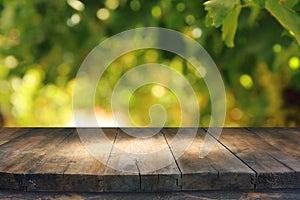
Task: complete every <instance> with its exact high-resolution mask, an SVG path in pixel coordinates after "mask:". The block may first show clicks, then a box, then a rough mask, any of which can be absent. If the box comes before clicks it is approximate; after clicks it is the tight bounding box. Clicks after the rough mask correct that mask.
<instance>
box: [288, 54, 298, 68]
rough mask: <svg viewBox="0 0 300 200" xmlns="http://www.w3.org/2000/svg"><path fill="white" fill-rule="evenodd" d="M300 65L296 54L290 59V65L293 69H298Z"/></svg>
mask: <svg viewBox="0 0 300 200" xmlns="http://www.w3.org/2000/svg"><path fill="white" fill-rule="evenodd" d="M299 66H300V60H299V58H298V57H296V56H294V57H291V58H290V60H289V67H290V68H291V69H293V70H296V69H298V68H299Z"/></svg>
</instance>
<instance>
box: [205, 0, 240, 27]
mask: <svg viewBox="0 0 300 200" xmlns="http://www.w3.org/2000/svg"><path fill="white" fill-rule="evenodd" d="M236 2H237V1H236V0H209V1H206V2H205V3H204V6H205V10H206V11H207V12H208V14H207V15H208V17H209V18H211V20H212V24H211V25H213V26H215V27H219V26H221V25H222V23H223V21H224V19H225V18H226V16H227V15H228V14H229V13H230V12H231V11H232V9H233V8H234V6H235V5H236Z"/></svg>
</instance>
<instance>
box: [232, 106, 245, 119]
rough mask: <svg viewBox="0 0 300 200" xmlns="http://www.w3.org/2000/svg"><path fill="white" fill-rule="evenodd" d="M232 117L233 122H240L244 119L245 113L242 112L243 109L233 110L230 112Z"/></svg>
mask: <svg viewBox="0 0 300 200" xmlns="http://www.w3.org/2000/svg"><path fill="white" fill-rule="evenodd" d="M230 117H231V118H232V119H233V120H240V119H241V118H242V117H243V112H242V111H241V109H239V108H233V109H232V110H231V111H230Z"/></svg>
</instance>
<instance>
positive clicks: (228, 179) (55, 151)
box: [0, 128, 300, 192]
mask: <svg viewBox="0 0 300 200" xmlns="http://www.w3.org/2000/svg"><path fill="white" fill-rule="evenodd" d="M103 130H104V134H105V137H106V138H107V139H108V140H103V138H101V137H100V140H99V138H98V136H99V133H98V131H99V130H98V129H95V128H84V129H82V131H83V132H81V134H80V135H78V133H77V131H76V129H74V128H34V129H31V128H25V129H23V128H20V129H15V128H14V129H9V128H8V129H7V128H0V189H13V190H19V191H33V192H37V191H52V192H58V191H61V192H74V191H77V192H160V191H162V192H165V191H169V192H172V191H173V192H174V191H182V190H244V189H276V188H279V189H288V188H300V177H299V168H300V167H299V162H300V160H299V158H300V151H299V150H300V149H299V145H298V144H299V143H300V137H299V136H300V129H295V128H263V129H261V128H249V129H244V128H225V129H224V131H223V133H222V134H221V136H220V138H218V140H216V138H214V137H213V136H214V134H213V132H211V133H210V134H207V133H206V132H205V131H204V130H202V129H199V130H198V131H197V132H194V133H193V129H189V128H185V129H182V132H181V133H182V134H179V135H178V133H177V131H178V129H176V128H165V129H162V130H161V131H159V130H158V131H157V133H156V134H153V135H151V132H153V130H151V129H145V128H140V129H132V128H131V129H130V130H131V131H129V133H130V135H128V134H126V133H125V132H128V130H129V129H128V128H127V129H118V128H105V129H103ZM124 130H125V132H124ZM211 130H212V131H213V129H211ZM137 137H138V138H137ZM97 138H98V139H97ZM175 138H177V139H175ZM205 138H206V139H205ZM107 141H110V142H109V144H108V143H107ZM188 141H190V143H189V142H188ZM204 141H208V142H213V143H215V142H216V145H215V146H214V148H213V149H212V151H210V153H209V154H208V155H207V156H205V157H204V158H200V157H199V151H200V149H202V150H203V149H205V148H207V146H206V145H205V144H204ZM87 147H88V148H87ZM91 152H94V153H92V154H91ZM95 152H96V154H95ZM97 152H98V153H97ZM175 158H176V159H175ZM159 166H164V167H162V168H160V167H159Z"/></svg>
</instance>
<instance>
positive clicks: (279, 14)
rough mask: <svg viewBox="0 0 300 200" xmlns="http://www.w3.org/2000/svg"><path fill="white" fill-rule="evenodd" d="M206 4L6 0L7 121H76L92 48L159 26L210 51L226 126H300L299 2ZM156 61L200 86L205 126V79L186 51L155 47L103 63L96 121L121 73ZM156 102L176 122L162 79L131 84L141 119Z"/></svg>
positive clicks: (2, 3) (2, 55)
mask: <svg viewBox="0 0 300 200" xmlns="http://www.w3.org/2000/svg"><path fill="white" fill-rule="evenodd" d="M203 3H204V2H203V1H199V0H183V1H175V0H163V1H146V0H106V1H100V0H99V1H88V0H81V1H79V0H57V1H46V0H35V1H29V0H23V1H19V0H0V15H1V19H0V20H1V21H0V111H1V113H2V115H3V118H4V125H5V126H67V125H72V122H71V116H72V93H73V86H74V81H75V76H76V73H77V70H78V69H79V67H80V64H81V63H82V61H83V60H84V58H85V57H86V55H87V54H88V53H89V52H90V51H91V50H92V49H93V48H94V47H95V46H96V45H97V44H99V43H100V42H101V41H103V40H105V39H106V38H108V37H110V36H112V35H114V34H117V33H119V32H121V31H125V30H128V29H132V28H136V27H146V26H159V27H165V28H170V29H174V30H177V31H180V32H182V33H184V34H186V35H188V36H190V37H192V38H194V39H195V40H196V41H198V42H199V43H200V44H201V45H202V46H203V47H204V48H205V49H206V50H207V51H208V53H209V54H210V55H211V56H212V58H213V59H214V61H215V63H216V64H217V66H218V68H219V70H220V72H221V74H222V77H223V80H224V83H225V87H226V94H227V116H226V123H225V126H299V125H300V114H299V113H300V103H299V102H300V81H299V80H300V47H299V44H298V43H299V32H300V26H299V25H300V24H299V11H300V3H299V1H298V0H266V1H264V0H244V1H239V0H234V1H231V0H225V1H220V0H210V1H207V2H205V3H204V5H203ZM220 26H222V28H221V29H219V28H215V27H220ZM222 40H224V41H225V42H223V41H222ZM297 41H298V43H297ZM227 46H229V47H233V46H234V48H228V47H227ZM150 62H158V63H163V64H166V65H169V66H170V67H172V68H174V69H176V70H177V71H179V72H180V73H182V74H184V75H185V76H186V77H187V79H188V80H189V81H190V82H191V84H192V85H193V88H194V90H195V91H197V94H198V99H199V102H200V107H201V122H200V124H199V125H201V126H208V124H209V121H210V99H209V94H208V90H207V88H206V85H205V83H204V81H203V80H202V78H201V77H199V76H198V75H197V74H196V73H195V72H194V71H193V67H192V66H190V65H189V63H187V62H186V61H185V60H183V59H182V58H180V57H178V56H176V55H173V54H171V53H168V52H163V51H157V50H152V49H148V50H140V51H134V52H131V53H128V54H126V55H124V56H122V57H120V58H119V59H117V60H116V61H115V62H114V63H112V65H111V66H110V67H109V68H108V70H107V71H106V72H105V74H104V76H103V79H101V81H100V82H99V85H101V87H99V89H98V90H97V94H96V97H95V99H96V105H95V111H96V112H97V113H98V114H99V118H100V120H103V121H105V120H107V119H109V118H110V117H111V115H110V112H111V108H110V95H111V91H112V89H113V87H114V84H115V83H116V82H117V80H118V79H119V78H120V76H122V74H124V73H125V72H126V71H128V70H129V69H130V68H132V67H134V66H137V65H139V64H143V63H150ZM83 101H84V98H83ZM155 103H161V104H162V105H165V106H166V107H167V111H168V115H169V116H170V119H168V121H167V125H168V126H176V125H178V123H179V120H180V108H179V105H178V102H177V100H176V98H175V96H174V94H172V93H171V92H170V91H168V90H166V89H165V88H161V87H158V86H156V85H147V86H144V87H142V88H140V89H139V90H137V91H136V93H134V95H133V97H132V99H131V101H130V108H131V114H132V118H133V119H134V120H135V121H136V123H138V124H140V125H145V124H147V123H148V122H149V119H148V116H147V113H148V112H147V111H148V109H149V107H150V106H151V104H155ZM101 116H102V117H103V116H104V118H101ZM0 118H1V116H0ZM108 121H109V120H108ZM108 124H109V123H108Z"/></svg>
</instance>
